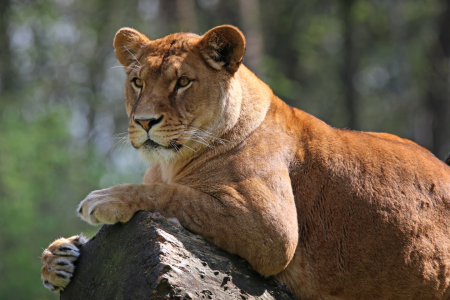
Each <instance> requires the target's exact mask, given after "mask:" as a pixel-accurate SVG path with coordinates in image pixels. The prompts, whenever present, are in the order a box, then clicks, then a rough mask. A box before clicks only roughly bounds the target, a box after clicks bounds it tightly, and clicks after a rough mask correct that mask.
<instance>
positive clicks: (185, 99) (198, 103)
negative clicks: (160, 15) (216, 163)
mask: <svg viewBox="0 0 450 300" xmlns="http://www.w3.org/2000/svg"><path fill="white" fill-rule="evenodd" d="M114 48H115V53H116V56H117V58H118V60H119V62H120V63H121V64H122V65H123V66H124V67H125V72H126V74H127V79H126V82H125V97H126V108H127V113H128V117H129V130H128V137H129V140H130V141H131V144H132V145H133V147H135V148H136V149H139V150H140V154H141V155H142V156H143V157H144V158H145V159H147V160H150V161H152V160H154V159H161V158H163V159H165V160H171V159H174V158H177V157H182V156H186V155H187V156H189V155H190V154H193V153H194V152H196V151H198V150H200V149H202V148H204V147H213V143H217V142H218V141H219V142H220V141H221V140H220V139H219V140H217V138H219V137H221V136H222V135H223V134H224V132H226V131H227V130H228V129H230V128H231V127H233V126H234V125H235V124H236V122H237V119H238V116H239V110H240V105H241V103H240V100H239V96H238V95H239V90H240V86H239V83H237V82H235V80H234V74H235V73H236V72H237V71H238V69H239V66H240V63H241V61H242V57H243V55H244V51H245V39H244V36H243V35H242V33H241V32H240V31H239V30H238V29H237V28H235V27H233V26H228V25H225V26H219V27H216V28H213V29H211V30H210V31H208V32H207V33H206V34H205V35H204V36H198V35H195V34H190V33H177V34H172V35H169V36H166V37H164V38H161V39H158V40H154V41H151V40H149V39H148V38H147V37H146V36H145V35H143V34H141V33H139V32H138V31H136V30H134V29H131V28H122V29H121V30H119V31H118V32H117V34H116V37H115V39H114ZM230 90H231V91H232V94H233V95H230Z"/></svg>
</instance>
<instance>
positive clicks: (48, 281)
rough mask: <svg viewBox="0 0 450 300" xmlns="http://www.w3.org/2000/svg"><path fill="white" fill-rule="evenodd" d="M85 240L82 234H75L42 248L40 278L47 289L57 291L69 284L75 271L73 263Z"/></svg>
mask: <svg viewBox="0 0 450 300" xmlns="http://www.w3.org/2000/svg"><path fill="white" fill-rule="evenodd" d="M86 242H87V238H86V237H84V236H83V235H75V236H72V237H70V238H67V239H66V238H60V239H57V240H56V241H54V242H53V243H51V244H50V246H48V248H47V249H45V250H44V252H43V253H42V263H43V264H44V265H43V266H42V274H41V280H42V283H43V284H44V286H45V287H46V288H47V289H49V290H51V291H52V292H59V291H63V290H64V288H65V287H66V286H67V285H68V284H69V282H70V279H71V278H72V275H73V272H74V271H75V265H74V263H75V261H76V260H77V259H78V256H80V249H81V247H82V246H83V244H85V243H86Z"/></svg>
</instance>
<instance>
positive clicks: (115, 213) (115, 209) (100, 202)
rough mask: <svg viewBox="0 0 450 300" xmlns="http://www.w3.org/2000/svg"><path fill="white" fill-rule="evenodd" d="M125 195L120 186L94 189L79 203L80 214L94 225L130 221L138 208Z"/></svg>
mask: <svg viewBox="0 0 450 300" xmlns="http://www.w3.org/2000/svg"><path fill="white" fill-rule="evenodd" d="M124 195H126V190H121V187H120V186H116V187H112V188H108V189H104V190H98V191H94V192H92V193H90V194H89V195H88V196H87V197H86V199H84V200H83V201H81V203H80V204H79V205H78V208H77V212H78V216H79V217H80V218H82V219H83V220H85V221H86V222H88V223H90V224H92V225H97V224H115V223H117V222H128V221H129V220H130V219H131V217H132V216H133V215H134V213H135V212H136V211H137V209H134V208H133V205H132V204H131V203H128V202H127V201H126V197H125V196H124Z"/></svg>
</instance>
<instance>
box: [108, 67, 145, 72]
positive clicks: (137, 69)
mask: <svg viewBox="0 0 450 300" xmlns="http://www.w3.org/2000/svg"><path fill="white" fill-rule="evenodd" d="M114 68H126V69H131V70H135V71H139V69H140V68H138V67H136V68H135V67H126V66H114V67H111V69H114Z"/></svg>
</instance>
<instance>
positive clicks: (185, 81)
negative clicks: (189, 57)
mask: <svg viewBox="0 0 450 300" xmlns="http://www.w3.org/2000/svg"><path fill="white" fill-rule="evenodd" d="M190 82H191V81H190V80H189V78H187V77H186V76H183V77H180V79H178V82H177V86H178V87H185V86H187V85H188V84H189V83H190Z"/></svg>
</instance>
